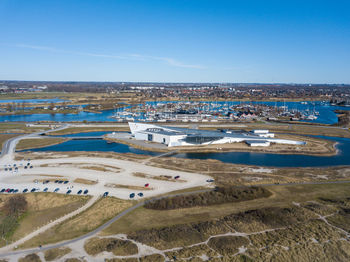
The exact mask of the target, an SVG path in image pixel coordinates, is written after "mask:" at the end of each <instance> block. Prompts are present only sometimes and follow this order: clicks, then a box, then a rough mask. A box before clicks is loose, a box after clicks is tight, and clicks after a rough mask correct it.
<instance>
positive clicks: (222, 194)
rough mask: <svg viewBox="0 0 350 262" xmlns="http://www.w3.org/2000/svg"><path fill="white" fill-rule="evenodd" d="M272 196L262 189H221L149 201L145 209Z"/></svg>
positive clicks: (174, 207)
mask: <svg viewBox="0 0 350 262" xmlns="http://www.w3.org/2000/svg"><path fill="white" fill-rule="evenodd" d="M270 195H271V192H270V191H268V190H267V189H265V188H262V187H219V188H216V189H215V190H213V191H209V192H204V193H198V194H190V195H181V196H175V197H171V198H162V199H159V200H154V201H149V202H147V203H146V204H145V207H146V208H149V209H156V210H169V209H177V208H187V207H195V206H209V205H218V204H224V203H232V202H240V201H246V200H252V199H257V198H262V197H268V196H270Z"/></svg>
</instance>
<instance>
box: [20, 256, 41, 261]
mask: <svg viewBox="0 0 350 262" xmlns="http://www.w3.org/2000/svg"><path fill="white" fill-rule="evenodd" d="M18 262H41V259H40V257H39V256H38V255H37V254H29V255H26V256H25V257H22V258H20V259H18Z"/></svg>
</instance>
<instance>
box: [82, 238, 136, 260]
mask: <svg viewBox="0 0 350 262" xmlns="http://www.w3.org/2000/svg"><path fill="white" fill-rule="evenodd" d="M84 249H85V251H86V252H87V253H88V254H89V255H92V256H95V255H97V254H99V253H101V252H103V251H107V252H112V253H113V254H114V255H116V256H127V255H134V254H137V253H138V248H137V246H136V245H135V244H134V243H132V242H131V241H129V240H121V239H117V238H98V237H95V238H91V239H89V240H87V241H86V243H85V245H84Z"/></svg>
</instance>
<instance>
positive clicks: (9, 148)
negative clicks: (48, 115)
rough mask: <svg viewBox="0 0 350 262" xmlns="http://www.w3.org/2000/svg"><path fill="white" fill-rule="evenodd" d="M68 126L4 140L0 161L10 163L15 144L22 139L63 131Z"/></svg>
mask: <svg viewBox="0 0 350 262" xmlns="http://www.w3.org/2000/svg"><path fill="white" fill-rule="evenodd" d="M69 126H70V125H69V124H64V125H62V126H60V127H58V128H55V129H51V130H47V131H40V132H35V133H31V134H25V135H22V136H16V137H12V138H10V139H8V140H6V141H5V142H4V144H3V146H2V150H1V155H0V160H2V161H4V160H7V161H11V160H12V157H13V154H14V153H15V151H16V145H17V143H18V142H19V141H20V140H21V139H24V138H31V137H38V136H39V135H40V134H42V133H50V132H54V131H58V130H62V129H65V128H67V127H69Z"/></svg>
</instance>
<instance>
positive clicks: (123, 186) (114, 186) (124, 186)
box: [105, 183, 153, 190]
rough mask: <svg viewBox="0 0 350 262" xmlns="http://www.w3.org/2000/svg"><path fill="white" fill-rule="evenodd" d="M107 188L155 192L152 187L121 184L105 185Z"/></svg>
mask: <svg viewBox="0 0 350 262" xmlns="http://www.w3.org/2000/svg"><path fill="white" fill-rule="evenodd" d="M105 186H106V187H112V188H126V189H133V190H153V188H151V187H144V186H131V185H121V184H112V183H107V184H105Z"/></svg>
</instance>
